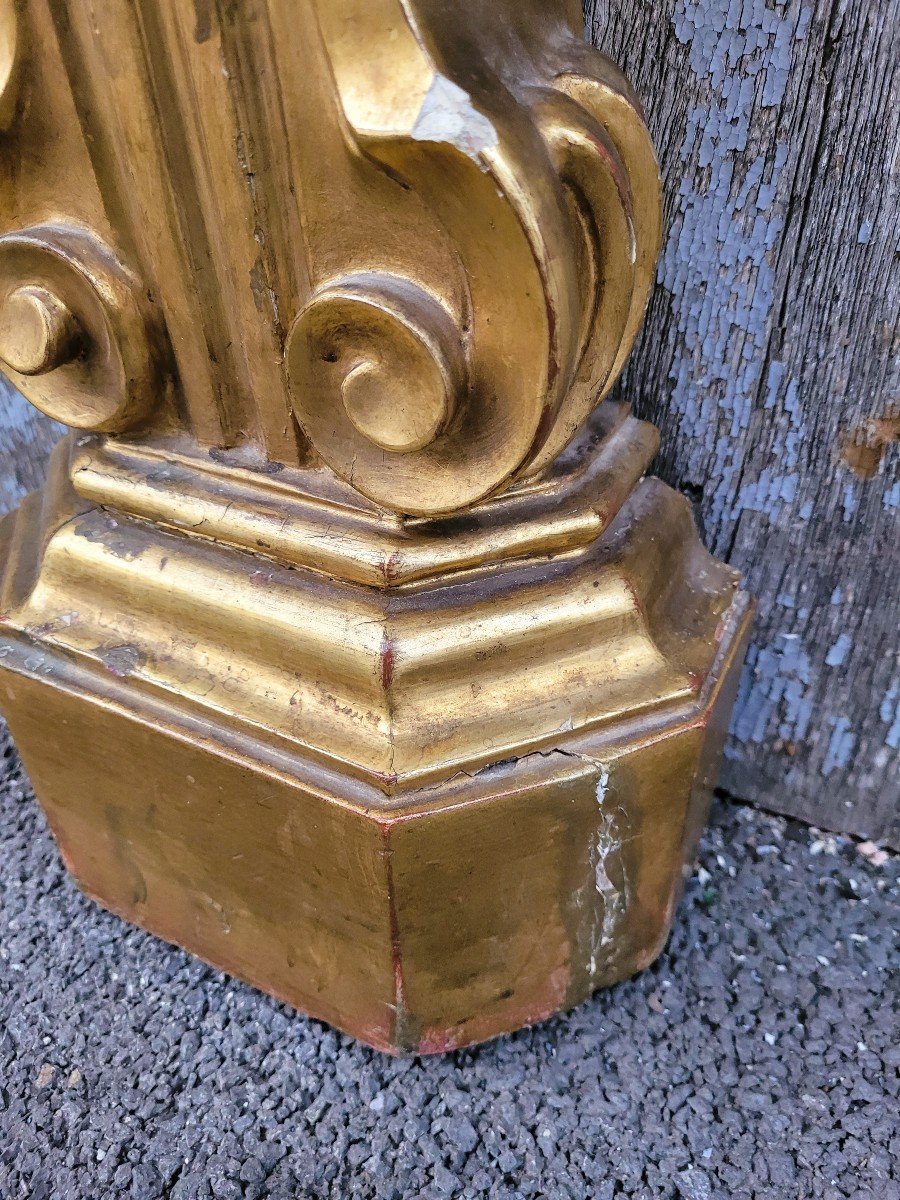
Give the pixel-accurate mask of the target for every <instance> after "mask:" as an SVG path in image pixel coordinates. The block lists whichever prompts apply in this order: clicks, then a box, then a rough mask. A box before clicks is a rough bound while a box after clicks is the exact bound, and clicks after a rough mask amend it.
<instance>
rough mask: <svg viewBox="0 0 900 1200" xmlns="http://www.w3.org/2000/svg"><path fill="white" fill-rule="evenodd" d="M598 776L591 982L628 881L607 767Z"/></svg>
mask: <svg viewBox="0 0 900 1200" xmlns="http://www.w3.org/2000/svg"><path fill="white" fill-rule="evenodd" d="M599 766H600V776H599V778H598V780H597V787H596V797H597V808H598V809H599V812H600V819H599V822H598V824H597V832H596V836H595V839H594V845H593V850H592V866H593V870H594V886H595V888H596V890H597V895H598V896H599V897H600V899H601V901H602V915H600V918H599V921H598V922H597V925H596V927H595V928H594V930H593V931H592V934H591V951H590V960H589V962H588V971H589V972H590V976H591V978H592V979H593V978H594V977H595V976H596V974H597V968H598V966H599V965H601V962H602V955H603V953H604V951H605V950H606V947H607V946H608V945H609V944H610V943H611V942H612V941H613V937H614V934H615V930H616V925H617V924H618V922H619V920H620V918H621V917H622V915H623V914H624V912H625V910H626V908H627V905H628V895H627V892H628V880H627V877H626V875H625V868H624V863H623V862H622V845H623V840H622V834H621V830H620V829H619V828H618V820H617V818H618V815H619V811H618V810H617V809H614V808H611V807H610V805H609V802H608V793H609V767H607V766H606V765H605V764H602V763H601V764H599ZM610 872H613V873H614V874H617V875H620V876H621V879H622V883H621V886H618V885H617V884H616V882H615V881H614V879H613V878H612V875H611V873H610Z"/></svg>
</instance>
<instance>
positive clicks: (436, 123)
mask: <svg viewBox="0 0 900 1200" xmlns="http://www.w3.org/2000/svg"><path fill="white" fill-rule="evenodd" d="M412 136H413V137H414V138H415V139H416V140H417V141H420V142H449V143H450V144H451V145H453V146H456V148H457V149H458V150H461V151H462V152H463V154H465V155H466V156H467V157H469V158H471V159H474V160H475V161H476V162H479V160H480V157H481V155H482V154H484V153H485V152H486V151H488V150H493V149H494V148H495V147H496V145H497V141H498V139H497V131H496V129H495V128H494V126H493V125H492V124H491V122H490V121H489V120H488V119H487V117H486V116H484V114H483V113H480V112H479V111H478V109H477V108H475V106H474V105H473V104H472V100H471V98H470V96H469V94H468V92H465V91H463V89H462V88H461V87H459V86H458V85H457V84H455V83H454V82H453V81H452V80H450V79H446V78H445V77H444V76H443V75H435V77H434V82H433V83H432V85H431V87H430V88H429V89H428V91H427V92H426V94H425V99H424V100H423V101H422V107H421V109H420V111H419V115H418V117H417V118H416V123H415V125H414V126H413V129H412ZM479 165H480V166H481V167H482V169H486V166H487V164H486V163H484V162H479Z"/></svg>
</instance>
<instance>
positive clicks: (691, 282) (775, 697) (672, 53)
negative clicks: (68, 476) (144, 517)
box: [0, 0, 900, 843]
mask: <svg viewBox="0 0 900 1200" xmlns="http://www.w3.org/2000/svg"><path fill="white" fill-rule="evenodd" d="M587 16H588V26H589V31H590V32H591V34H592V36H593V38H594V40H595V41H596V42H597V43H598V44H599V45H601V46H602V47H603V48H604V49H605V50H607V51H608V52H609V53H610V54H612V56H613V57H614V58H615V59H616V60H617V61H619V62H620V63H622V65H623V66H624V67H625V69H626V71H627V72H628V74H629V75H630V77H631V78H632V79H633V80H634V81H635V83H636V85H637V88H638V90H639V92H640V94H641V95H642V97H643V98H644V101H645V103H646V106H647V110H648V117H649V120H650V123H651V127H652V129H653V133H654V137H655V139H656V141H657V145H658V146H659V148H660V155H661V159H662V164H663V173H664V177H665V183H666V196H667V228H668V239H667V243H666V247H665V251H664V255H663V259H662V263H661V267H660V272H659V288H658V289H657V293H656V295H655V298H654V300H653V302H652V305H651V309H650V313H649V317H648V322H647V327H646V330H645V332H644V334H643V335H642V338H641V340H640V342H639V344H638V347H637V349H636V352H635V354H634V356H633V358H632V361H631V364H630V366H629V367H628V370H627V372H626V376H625V379H624V381H623V385H622V387H623V390H624V391H625V392H626V393H627V394H629V395H630V396H632V397H633V398H634V400H635V402H636V404H637V407H638V410H639V411H640V413H641V415H645V416H648V417H649V418H650V419H652V420H654V421H656V422H657V423H658V424H659V425H660V426H661V427H662V429H663V434H664V441H663V451H662V454H661V456H660V459H659V463H658V468H659V472H660V474H662V475H663V477H664V478H666V479H668V480H669V481H670V482H672V483H674V484H675V485H676V486H678V487H680V488H682V490H684V491H685V492H686V493H687V494H688V495H689V496H691V497H692V498H693V499H694V500H695V501H696V503H697V509H698V514H699V516H700V518H701V521H702V523H703V525H704V527H705V534H706V538H707V542H708V544H709V545H710V547H711V548H712V549H713V550H714V551H715V552H716V553H717V554H721V555H724V556H726V557H728V558H729V559H730V561H732V562H733V563H735V564H736V565H738V566H740V567H741V568H742V569H743V570H744V571H745V572H746V573H747V576H748V579H749V583H750V586H751V588H752V589H753V590H754V591H755V593H756V594H757V596H758V597H759V598H760V614H759V618H758V621H757V626H756V635H755V642H754V645H753V648H752V650H751V654H750V659H749V665H748V670H747V673H746V676H745V679H744V687H743V690H742V695H741V698H740V700H739V704H738V707H737V710H736V714H735V721H734V727H733V733H732V737H731V740H730V743H729V746H728V750H727V754H728V762H727V767H726V774H725V783H726V785H727V786H728V787H729V788H730V789H731V790H732V791H733V792H735V793H736V794H737V795H740V796H744V797H746V798H748V799H752V800H754V801H756V802H757V803H759V804H762V805H765V806H767V807H770V808H774V809H778V810H779V811H783V812H790V813H794V814H796V815H798V816H800V817H803V818H805V819H808V820H811V821H814V822H816V823H818V824H820V825H824V826H827V827H830V828H836V829H845V830H851V831H853V832H856V833H860V834H866V835H869V836H874V837H879V838H885V839H887V840H893V841H894V842H895V843H900V828H898V818H897V808H898V805H897V800H898V782H897V781H898V774H900V772H898V748H900V677H898V666H897V663H898V648H897V647H898V637H897V625H898V619H897V618H898V613H900V596H898V579H897V577H898V569H897V556H898V549H900V546H898V532H897V528H898V527H897V510H898V507H900V481H898V472H897V466H898V454H897V448H896V434H897V425H898V416H900V407H898V396H900V367H898V354H897V350H898V339H897V319H898V308H900V280H898V272H897V266H896V231H897V227H898V217H900V201H898V194H900V188H898V179H897V162H896V157H895V156H893V157H892V155H893V152H894V147H895V146H896V144H897V136H898V111H900V103H898V101H900V95H898V69H897V62H898V47H897V36H898V30H900V0H885V2H884V3H881V4H879V5H872V4H870V3H868V2H867V0H835V2H834V3H827V2H826V0H767V2H765V0H658V2H657V3H652V4H651V3H649V2H643V3H633V2H632V0H587ZM56 436H57V430H56V429H55V428H54V427H53V426H52V424H51V423H50V422H49V421H46V420H44V419H43V418H42V417H40V416H39V415H38V414H36V413H35V412H34V411H33V410H32V409H31V408H30V407H29V406H28V405H27V404H26V403H25V402H24V401H23V400H22V399H21V398H20V397H18V396H17V395H16V394H15V393H14V392H12V391H11V390H10V389H9V388H7V387H5V386H0V504H2V506H3V508H8V507H11V506H12V505H13V504H14V503H15V502H16V501H17V500H18V499H19V498H20V496H21V495H22V494H23V493H24V492H26V491H28V490H29V489H30V488H32V487H34V486H36V485H37V484H38V483H39V482H40V478H41V476H42V474H43V464H44V461H45V458H46V454H47V451H48V449H49V447H50V446H51V445H52V443H53V441H54V440H55V438H56Z"/></svg>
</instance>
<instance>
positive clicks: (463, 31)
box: [287, 0, 660, 512]
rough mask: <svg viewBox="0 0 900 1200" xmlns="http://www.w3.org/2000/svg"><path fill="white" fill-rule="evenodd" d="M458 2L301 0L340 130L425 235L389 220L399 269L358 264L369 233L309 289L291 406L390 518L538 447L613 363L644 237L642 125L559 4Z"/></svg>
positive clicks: (631, 318)
mask: <svg viewBox="0 0 900 1200" xmlns="http://www.w3.org/2000/svg"><path fill="white" fill-rule="evenodd" d="M469 8H470V9H471V12H470V13H469V14H468V18H469V19H468V20H466V21H464V22H461V20H460V15H459V13H458V11H457V10H455V9H454V10H451V9H449V8H448V7H447V6H445V5H441V4H437V3H429V2H428V0H403V2H401V0H381V2H379V3H377V4H372V3H370V2H369V0H365V2H363V0H358V2H350V3H347V4H342V5H335V4H333V3H330V2H328V0H320V2H319V3H317V4H316V10H317V13H318V18H319V23H320V28H321V30H322V35H323V39H324V42H325V46H326V48H327V52H328V57H329V61H330V64H331V66H332V69H333V71H334V78H335V83H336V88H337V94H338V97H339V100H340V104H341V110H342V114H343V116H344V118H345V120H346V122H347V126H348V130H347V135H348V137H351V138H352V139H353V141H354V142H355V144H356V146H357V147H358V149H359V151H360V153H362V154H364V155H365V156H366V158H367V159H368V160H369V161H375V162H377V163H379V164H380V165H381V166H382V168H383V169H384V171H385V172H387V173H388V174H389V176H390V178H391V179H392V180H396V185H395V186H403V187H406V188H409V189H410V190H411V192H412V193H413V194H414V195H415V196H416V197H418V198H419V199H420V200H421V201H422V204H423V207H424V210H425V213H426V214H427V215H428V216H430V217H432V218H433V219H436V222H437V225H438V229H437V230H435V231H434V233H433V234H431V235H430V236H429V234H428V232H427V230H423V231H421V232H420V231H419V230H418V229H416V228H410V229H409V230H408V241H407V244H406V246H404V247H403V248H402V249H403V260H404V261H403V263H402V266H401V268H400V270H398V269H397V267H395V266H394V265H393V264H390V265H388V264H387V261H386V258H385V266H384V267H382V268H381V269H374V270H373V269H372V267H373V266H375V264H376V263H377V262H378V259H379V258H380V257H383V255H382V253H381V248H380V244H379V243H378V241H377V240H375V239H374V238H373V240H372V244H371V246H369V247H367V248H366V255H365V256H363V257H362V258H360V257H359V256H356V261H355V262H353V263H352V265H351V269H350V271H349V272H348V274H347V275H346V276H338V277H337V278H334V277H332V278H326V279H324V280H323V281H322V282H321V283H320V284H319V286H318V287H317V289H316V290H315V292H314V294H313V296H312V297H311V299H310V300H309V302H308V303H307V305H306V306H305V307H304V309H303V310H302V312H301V314H300V316H299V317H298V319H297V321H296V323H295V324H294V326H293V328H292V330H291V332H290V335H289V340H288V348H287V363H288V370H289V376H290V380H291V384H292V398H293V403H294V407H295V411H296V412H297V416H298V419H299V421H300V424H301V425H302V427H303V428H304V430H305V431H306V433H307V434H308V436H309V438H310V440H311V442H312V444H313V445H314V446H315V447H316V449H317V450H318V451H319V452H320V453H321V454H322V456H323V457H324V458H325V459H326V461H327V462H328V463H329V464H330V465H331V466H332V467H333V468H334V469H335V470H336V471H337V472H338V474H340V475H342V476H343V477H344V478H347V479H350V480H351V481H352V482H353V484H354V485H355V486H356V487H358V488H359V489H360V490H361V491H363V492H364V493H365V494H366V495H368V496H370V497H372V498H373V499H375V500H376V501H378V502H379V503H380V504H383V505H385V506H386V507H391V508H399V509H401V510H403V511H410V512H430V511H443V510H450V509H455V508H460V507H464V506H466V505H469V504H472V503H473V502H475V501H477V500H479V499H481V498H482V497H484V496H485V495H488V494H490V493H492V492H494V491H496V490H497V489H498V488H499V487H501V486H502V485H503V484H504V483H505V482H506V481H507V480H509V479H511V478H514V477H516V476H518V475H522V474H528V473H533V472H535V471H538V470H540V469H541V468H542V467H543V466H545V465H546V464H547V463H548V462H549V461H551V460H552V459H553V458H554V457H555V456H556V454H557V453H558V452H559V451H560V450H561V449H562V448H563V447H564V446H565V445H566V444H567V442H568V441H569V440H570V439H571V437H572V436H573V434H574V432H575V431H576V429H577V428H578V426H579V425H580V424H581V423H582V421H583V420H584V419H585V417H586V416H587V415H588V413H589V412H590V411H591V409H592V408H593V407H594V406H595V405H596V403H597V402H598V400H599V399H600V397H601V395H602V394H603V392H604V390H605V389H606V388H607V387H608V386H609V385H610V384H611V382H612V380H613V379H614V377H615V375H616V373H617V372H618V371H619V369H620V368H621V365H622V362H623V361H624V357H625V355H626V354H627V352H628V349H629V348H630V345H631V343H632V342H633V340H634V336H635V334H636V332H637V328H638V324H639V322H640V319H641V317H642V316H643V311H644V307H645V304H646V301H647V296H648V293H649V285H650V282H651V277H652V271H653V267H654V265H655V260H656V255H657V252H658V244H659V232H660V219H659V184H658V177H657V171H656V164H655V160H654V157H653V151H652V148H651V146H650V142H649V138H648V136H647V134H646V131H645V128H644V125H643V122H642V119H641V117H640V114H639V110H638V108H637V106H636V105H635V103H634V101H633V99H632V98H631V96H630V93H629V90H628V88H627V85H625V84H624V81H623V80H622V79H621V77H620V76H619V75H618V73H617V72H616V71H615V70H614V69H613V68H611V67H610V65H609V64H608V63H607V62H606V61H605V60H604V59H602V57H601V56H599V55H597V54H596V53H594V52H591V51H587V50H586V48H584V47H583V46H582V45H581V42H580V17H579V15H578V10H577V6H568V5H544V6H543V7H538V6H536V5H535V6H532V7H529V6H527V5H526V6H524V7H523V8H522V9H520V10H519V11H517V13H516V15H515V16H514V17H512V16H510V14H509V13H508V12H507V11H506V8H505V6H497V5H495V4H490V3H480V2H479V3H472V4H470V5H469ZM563 9H568V10H569V11H568V12H566V13H564V12H563V11H562V10H563ZM498 12H499V13H501V14H502V15H501V16H498ZM567 18H568V19H567ZM361 30H365V31H366V36H365V37H363V38H362V39H361V38H360V31H361ZM361 40H362V42H363V46H364V52H363V47H362V46H361V45H360V42H361ZM440 235H443V237H442V236H440ZM363 266H365V267H366V268H367V269H366V270H361V269H360V268H361V267H363ZM361 411H362V413H363V415H362V418H360V412H361Z"/></svg>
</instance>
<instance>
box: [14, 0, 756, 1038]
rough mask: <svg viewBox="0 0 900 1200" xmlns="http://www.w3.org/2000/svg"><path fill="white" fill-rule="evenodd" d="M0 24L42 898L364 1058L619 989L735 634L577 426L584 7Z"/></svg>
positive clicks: (614, 156) (603, 127) (602, 364)
mask: <svg viewBox="0 0 900 1200" xmlns="http://www.w3.org/2000/svg"><path fill="white" fill-rule="evenodd" d="M0 14H2V16H0V89H2V91H0V120H2V125H3V129H2V132H0V146H2V154H3V172H4V173H3V182H2V185H0V227H2V233H0V360H2V364H3V368H4V370H5V371H6V373H7V374H8V376H9V378H10V379H11V380H12V381H13V382H14V383H15V384H16V386H17V387H19V388H20V389H21V390H22V391H23V392H24V394H25V395H26V396H27V397H28V398H29V399H30V400H31V401H32V402H33V403H34V404H35V405H37V406H38V407H39V408H41V409H42V410H43V411H44V412H46V413H48V414H49V415H51V416H53V417H55V418H56V419H58V420H59V421H61V422H63V423H64V424H66V425H69V426H71V427H72V429H73V431H75V432H73V433H72V434H70V435H69V436H68V437H67V438H65V439H64V440H63V441H62V442H61V443H60V446H59V447H58V449H57V451H56V453H55V456H54V462H53V466H52V470H51V477H50V480H49V482H48V484H47V487H46V489H45V491H44V493H43V494H42V495H36V496H33V497H30V498H29V499H28V500H26V502H25V503H24V504H23V505H22V507H21V509H20V510H19V512H18V514H17V515H15V516H13V517H11V518H10V519H8V520H7V521H6V522H5V524H4V526H3V537H4V547H5V548H4V551H3V553H4V557H5V567H4V573H3V578H2V588H0V606H2V614H3V622H4V623H3V626H2V629H3V633H2V637H0V642H2V647H0V649H2V657H0V671H2V681H3V683H2V686H3V691H2V699H3V703H4V707H5V711H6V713H7V715H8V718H9V720H10V723H11V726H12V729H13V732H14V735H15V736H16V738H17V741H18V744H19V745H20V748H21V750H22V753H23V756H24V759H25V763H26V766H27V768H28V770H29V772H30V775H31V778H32V780H33V782H34V785H35V789H36V791H37V794H38V796H39V798H40V799H41V801H42V803H43V804H44V806H45V808H46V811H47V813H48V817H49V819H50V821H51V824H52V825H53V828H54V830H55V832H56V834H57V837H58V839H59V841H60V844H61V846H62V849H63V852H64V853H65V854H66V855H67V861H69V862H70V864H71V866H72V869H73V871H74V872H75V874H76V875H77V877H78V878H79V880H80V882H81V883H82V885H83V886H84V887H85V888H86V890H87V891H89V892H90V893H91V894H92V895H95V896H96V897H97V898H98V899H100V900H101V901H102V902H103V903H105V904H107V905H108V906H109V907H111V908H113V909H114V910H116V911H118V912H121V913H122V914H123V915H125V916H127V917H129V918H130V919H133V920H135V921H138V922H139V923H141V924H144V925H146V926H147V927H148V928H150V929H152V930H154V931H155V932H158V933H160V934H161V935H162V936H164V937H168V938H170V939H171V940H174V941H177V942H180V943H181V944H183V945H185V946H187V947H188V948H190V949H192V950H194V951H195V952H197V953H199V954H201V955H203V956H204V957H206V958H208V959H209V960H211V961H213V962H216V963H218V964H220V965H222V966H224V967H226V968H227V969H229V970H231V971H233V972H235V973H236V974H238V975H240V976H242V977H243V978H245V979H249V980H250V981H252V982H255V983H257V984H259V985H260V986H262V987H265V988H266V989H268V990H270V991H272V992H274V993H275V994H277V995H280V996H283V997H284V998H286V999H288V1000H289V1001H291V1002H292V1003H294V1004H296V1005H297V1006H298V1007H301V1008H303V1009H305V1010H307V1011H310V1012H312V1013H314V1014H315V1015H318V1016H321V1017H323V1018H324V1019H326V1020H329V1021H331V1022H333V1023H335V1024H337V1025H339V1026H340V1027H341V1028H344V1029H348V1030H350V1031H352V1032H354V1033H355V1034H357V1035H358V1036H360V1037H362V1038H364V1039H365V1040H367V1041H369V1042H370V1043H371V1044H373V1045H377V1046H380V1047H382V1048H384V1049H388V1050H421V1051H430V1050H439V1049H447V1048H451V1047H453V1046H456V1045H462V1044H465V1043H467V1042H471V1041H477V1040H480V1039H483V1038H485V1037H490V1036H493V1035H494V1034H496V1033H499V1032H502V1031H503V1030H506V1029H510V1028H514V1027H516V1026H517V1025H520V1024H523V1023H527V1022H529V1021H533V1020H536V1019H538V1018H540V1017H541V1016H543V1015H546V1014H548V1013H550V1012H552V1011H555V1010H556V1009H558V1008H560V1007H565V1006H566V1005H569V1004H572V1003H575V1002H577V1000H579V999H581V998H582V997H583V996H585V995H587V994H588V993H589V992H590V991H591V990H592V989H593V988H594V987H597V986H599V985H601V984H604V983H608V982H611V981H612V980H614V979H616V978H620V977H622V975H624V974H627V973H629V972H630V971H633V970H636V969H638V968H639V967H640V966H642V965H643V964H645V963H646V962H648V961H650V959H651V958H652V957H653V956H654V954H655V953H656V952H657V951H658V949H659V947H660V945H661V944H662V940H663V939H664V938H665V935H666V932H667V930H668V926H669V922H670V920H671V917H672V910H673V906H674V903H675V900H676V898H677V894H678V888H679V881H680V877H681V869H682V864H683V862H684V860H685V858H686V856H689V855H690V853H691V850H692V846H693V844H694V842H695V840H696V837H697V836H698V834H699V828H700V825H701V823H702V819H703V811H704V805H705V801H706V798H707V797H708V792H709V788H710V786H711V782H712V772H713V770H714V767H715V763H716V760H717V756H718V752H719V749H720V744H721V736H722V733H723V730H724V722H725V720H726V718H727V712H728V708H729V705H730V697H731V693H732V692H733V688H734V684H735V678H736V676H735V667H736V664H737V663H738V662H739V659H740V654H741V647H742V642H743V637H744V633H745V630H746V625H747V621H748V611H749V608H748V603H747V601H746V598H745V597H744V595H743V594H742V593H740V592H737V591H736V589H737V585H738V580H737V577H736V576H735V574H734V573H733V572H731V571H729V570H728V569H727V568H726V567H724V566H722V565H721V564H719V563H717V562H715V561H714V560H713V559H711V558H710V557H709V556H708V555H707V554H706V552H705V551H704V550H703V549H702V547H701V546H700V544H699V542H698V541H697V538H696V534H695V532H694V529H693V523H692V520H691V516H690V511H689V509H688V506H687V504H686V502H684V501H683V500H682V499H681V498H679V497H677V496H676V495H675V494H673V493H672V492H670V491H669V490H668V489H666V488H665V487H663V486H662V485H661V484H658V483H655V482H653V481H646V480H643V479H642V477H643V475H644V472H645V470H646V468H647V466H648V464H649V462H650V460H651V458H652V456H653V454H654V452H655V447H656V435H655V431H654V430H653V429H652V427H650V426H648V425H646V424H644V423H642V422H639V421H636V420H635V419H634V418H632V417H631V416H630V414H629V413H628V411H627V410H626V409H625V408H624V407H623V406H622V405H621V404H612V403H611V402H609V401H608V400H604V397H605V396H606V394H607V392H608V390H609V388H610V386H611V384H612V382H613V381H614V380H615V378H616V376H617V375H618V373H619V371H620V370H621V367H622V364H623V362H624V360H625V358H626V356H627V354H628V353H629V351H630V348H631V346H632V343H633V341H634V338H635V335H636V332H637V330H638V327H639V325H640V321H641V318H642V316H643V312H644V308H645V305H646V302H647V298H648V294H649V289H650V286H651V282H652V278H653V272H654V267H655V261H656V256H657V253H658V248H659V242H660V230H661V217H660V193H659V179H658V173H657V169H656V164H655V159H654V155H653V150H652V147H651V145H650V141H649V137H648V135H647V132H646V129H645V126H644V123H643V119H642V116H641V112H640V107H639V105H638V103H637V100H636V99H635V97H634V96H633V94H632V93H631V90H630V88H629V87H628V85H627V83H626V82H625V81H624V79H623V78H622V76H621V75H620V74H619V72H618V71H617V70H616V69H615V67H614V66H613V65H612V64H611V63H609V62H608V61H607V60H606V59H604V58H603V57H602V56H600V55H598V54H597V53H596V52H594V51H592V50H590V49H589V48H588V47H587V46H585V45H584V44H583V42H582V40H581V15H580V7H579V6H578V4H577V3H574V2H573V3H569V2H568V0H555V2H554V3H549V2H547V0H517V2H516V3H512V2H506V0H503V2H499V0H491V2H490V3H488V2H487V0H466V3H464V4H456V5H452V6H451V5H447V4H445V3H443V2H439V0H340V2H337V0H300V2H293V3H287V0H268V2H265V0H242V2H241V3H238V4H230V5H224V4H218V3H215V2H213V0H202V2H200V0H198V3H197V4H195V5H194V6H187V5H183V4H177V3H175V2H174V0H172V2H169V0H136V2H132V0H91V3H87V0H27V3H26V4H24V6H21V7H19V6H13V5H12V4H11V3H9V2H7V3H4V4H0ZM49 731H52V732H49Z"/></svg>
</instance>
